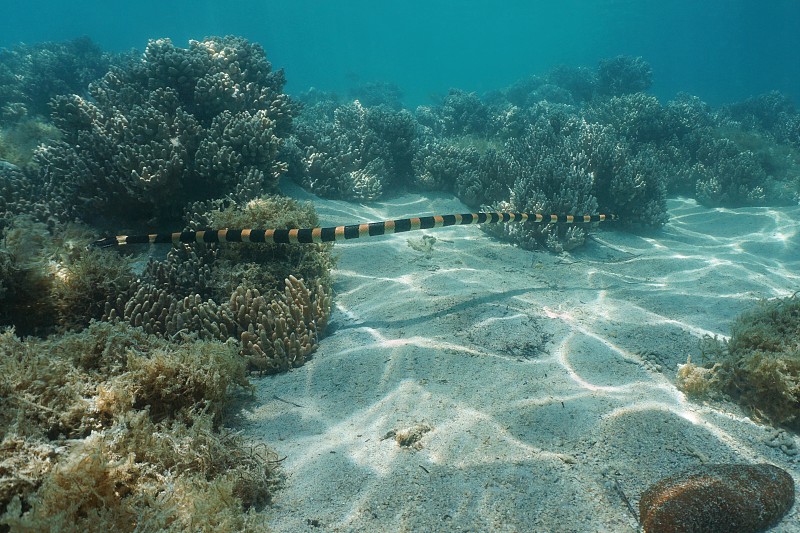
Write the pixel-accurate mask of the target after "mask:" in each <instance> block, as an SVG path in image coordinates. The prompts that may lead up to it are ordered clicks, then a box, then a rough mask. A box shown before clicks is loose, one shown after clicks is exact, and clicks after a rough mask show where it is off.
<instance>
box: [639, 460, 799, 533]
mask: <svg viewBox="0 0 800 533" xmlns="http://www.w3.org/2000/svg"><path fill="white" fill-rule="evenodd" d="M793 504H794V480H793V479H792V476H791V475H789V473H788V472H786V471H785V470H782V469H780V468H778V467H776V466H773V465H768V464H759V465H735V464H721V465H703V466H699V467H696V468H694V469H692V470H688V471H686V472H682V473H680V474H676V475H673V476H670V477H667V478H664V479H662V480H661V481H659V482H658V483H656V484H655V485H653V486H651V487H650V488H648V489H647V490H646V491H645V492H644V493H643V494H642V497H641V499H640V501H639V514H640V521H641V525H642V529H644V531H647V533H667V532H673V531H706V532H710V533H726V532H729V531H737V532H741V533H757V532H758V531H763V530H765V529H766V528H768V527H770V526H772V525H775V524H776V523H778V522H779V521H780V519H781V518H782V517H783V515H785V514H786V513H787V512H788V511H789V509H791V507H792V505H793Z"/></svg>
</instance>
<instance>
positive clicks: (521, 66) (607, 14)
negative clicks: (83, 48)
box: [0, 0, 800, 106]
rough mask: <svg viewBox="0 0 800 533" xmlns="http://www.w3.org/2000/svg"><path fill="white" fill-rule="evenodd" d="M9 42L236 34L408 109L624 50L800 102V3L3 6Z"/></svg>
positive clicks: (124, 44) (295, 73) (352, 1)
mask: <svg viewBox="0 0 800 533" xmlns="http://www.w3.org/2000/svg"><path fill="white" fill-rule="evenodd" d="M4 3H5V4H7V5H5V6H4V8H3V19H4V20H3V22H2V27H0V30H1V31H0V46H12V45H14V44H16V43H19V42H25V43H28V44H32V43H36V42H41V41H46V40H65V39H71V38H74V37H78V36H82V35H88V36H89V37H91V38H92V39H93V40H95V41H96V42H97V43H98V44H99V45H100V46H101V47H102V48H104V49H106V50H114V51H122V50H127V49H130V48H137V49H139V50H142V49H144V46H145V45H146V43H147V40H148V39H151V38H159V37H170V38H172V39H173V41H174V42H175V44H176V45H178V46H185V45H186V43H187V41H188V40H189V39H200V38H202V37H205V36H208V35H226V34H235V35H241V36H243V37H246V38H248V39H250V40H252V41H256V42H259V43H261V44H262V45H263V46H264V48H265V49H266V51H267V56H268V58H269V59H270V60H271V61H272V63H273V65H275V66H276V67H283V68H285V69H286V75H287V79H288V82H289V83H288V85H287V91H288V92H290V93H296V92H300V91H303V90H305V89H307V88H309V87H311V86H313V87H317V88H320V89H324V90H333V91H337V92H339V93H341V94H342V95H346V94H347V91H348V89H349V88H351V87H353V86H357V85H359V84H361V83H364V82H370V81H387V82H392V83H395V84H397V85H398V86H400V88H401V89H402V90H403V92H404V94H405V97H406V98H405V103H406V105H410V106H413V105H416V104H424V103H430V102H431V98H432V97H436V96H437V95H442V94H446V92H447V90H448V89H449V88H451V87H456V88H459V89H464V90H468V91H477V92H479V93H482V92H484V91H488V90H492V89H498V88H501V87H504V86H507V85H509V84H511V83H512V82H514V81H515V80H518V79H520V78H523V77H525V76H527V75H529V74H537V73H544V72H546V71H547V70H548V69H550V68H551V67H553V66H555V65H558V64H567V65H572V66H579V65H583V66H588V67H595V66H596V64H597V62H598V60H600V59H604V58H609V57H613V56H615V55H618V54H627V55H634V56H642V57H644V59H645V60H647V61H648V62H649V63H650V64H651V65H652V67H653V72H654V84H653V88H652V92H653V93H654V94H655V95H656V96H658V97H659V98H661V99H662V100H668V99H670V98H672V97H673V96H674V95H675V93H677V92H679V91H685V92H688V93H690V94H693V95H696V96H699V97H701V98H702V99H703V100H705V101H707V102H709V103H711V104H712V105H715V106H716V105H719V104H723V103H728V102H732V101H739V100H743V99H745V98H747V97H749V96H753V95H756V94H760V93H764V92H766V91H769V90H773V89H777V90H780V91H782V92H784V93H785V94H788V95H789V96H791V97H792V98H793V99H794V101H795V102H796V103H800V1H798V0H774V1H773V0H766V1H763V2H755V1H753V0H749V1H747V0H702V1H699V0H677V1H670V0H662V1H653V0H640V1H630V0H596V1H577V0H553V1H536V0H533V1H531V0H509V1H499V0H494V1H490V0H461V1H449V2H446V1H437V0H428V1H423V0H406V1H404V2H379V1H366V0H348V1H339V2H334V1H324V0H285V1H256V0H246V1H239V2H225V1H219V0H218V1H215V2H210V1H187V0H177V1H163V0H161V1H156V0H139V1H136V2H101V1H92V2H86V1H83V2H81V1H77V2H75V1H73V2H61V1H56V0H49V1H42V0H30V1H27V2H13V3H12V2H9V1H6V2H4Z"/></svg>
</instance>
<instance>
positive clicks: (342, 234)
mask: <svg viewBox="0 0 800 533" xmlns="http://www.w3.org/2000/svg"><path fill="white" fill-rule="evenodd" d="M614 220H618V217H617V215H606V214H596V215H543V214H541V213H508V212H489V213H464V214H459V215H434V216H424V217H414V218H401V219H397V220H384V221H382V222H369V223H365V224H350V225H347V226H332V227H329V228H305V229H220V230H202V231H183V232H176V233H150V234H147V235H117V236H116V237H107V238H105V239H100V240H98V241H95V242H93V243H92V244H91V245H90V246H92V247H97V248H106V247H109V246H122V245H125V244H178V243H196V242H202V243H212V242H259V243H276V244H295V243H314V242H333V241H343V240H349V239H357V238H359V237H375V236H378V235H389V234H390V233H401V232H404V231H414V230H419V229H431V228H443V227H445V226H466V225H469V224H497V223H500V222H527V223H531V224H590V223H594V222H605V221H614Z"/></svg>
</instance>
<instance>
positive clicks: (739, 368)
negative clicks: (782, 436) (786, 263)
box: [678, 293, 800, 431]
mask: <svg viewBox="0 0 800 533" xmlns="http://www.w3.org/2000/svg"><path fill="white" fill-rule="evenodd" d="M701 347H702V348H703V349H702V351H703V356H704V359H706V362H705V363H704V364H703V365H702V366H697V365H695V364H694V363H692V362H691V359H690V360H689V361H688V362H687V363H686V364H685V365H682V366H681V368H680V369H679V370H678V386H679V387H680V388H681V389H682V390H684V391H685V392H686V393H687V394H689V395H693V396H698V397H702V396H713V395H715V394H725V395H728V396H729V397H730V398H732V399H734V400H736V401H737V402H739V403H740V404H742V405H743V406H744V407H746V408H747V409H749V410H750V411H751V412H752V413H753V415H754V416H756V417H757V418H761V419H766V420H768V421H770V422H771V423H773V424H775V425H781V426H785V427H787V428H789V429H793V430H795V431H798V430H800V299H798V297H797V293H795V294H793V295H792V296H790V297H787V298H778V299H773V300H764V301H761V302H759V303H758V304H757V305H756V306H755V307H754V308H753V309H751V310H748V311H746V312H744V313H742V314H741V315H739V316H738V317H737V318H736V320H735V321H734V323H733V325H732V327H731V337H730V340H728V341H724V340H722V341H721V340H718V339H716V338H710V337H706V338H705V339H703V341H702V342H701Z"/></svg>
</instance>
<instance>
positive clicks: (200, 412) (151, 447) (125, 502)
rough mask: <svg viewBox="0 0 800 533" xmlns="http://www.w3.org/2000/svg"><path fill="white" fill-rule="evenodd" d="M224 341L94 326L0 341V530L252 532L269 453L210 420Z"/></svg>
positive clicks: (232, 385) (218, 406)
mask: <svg viewBox="0 0 800 533" xmlns="http://www.w3.org/2000/svg"><path fill="white" fill-rule="evenodd" d="M245 368H246V362H245V359H244V358H243V357H242V356H241V355H240V354H239V353H238V349H237V347H236V346H235V345H234V344H232V343H221V342H207V341H195V342H190V343H183V344H180V345H178V344H174V343H170V342H168V341H165V340H164V339H160V338H157V337H155V336H153V335H148V334H145V333H143V332H142V331H141V329H138V328H134V327H131V326H129V325H126V324H109V323H99V322H95V323H93V324H92V325H90V326H89V327H88V328H87V329H86V330H84V331H82V332H80V333H70V334H67V335H64V336H62V337H58V338H51V339H48V340H40V339H34V338H28V339H26V340H23V339H21V338H19V337H17V336H16V335H15V334H14V332H13V330H6V331H5V332H4V333H2V334H0V398H2V400H0V405H2V409H0V470H1V471H2V472H3V478H2V483H0V531H1V530H9V529H10V530H12V531H41V530H51V531H55V530H58V531H62V530H63V531H112V530H117V531H142V530H148V531H152V530H167V531H185V530H189V529H202V530H206V529H215V530H220V531H237V530H248V531H250V530H258V529H259V528H260V527H262V525H261V524H259V523H258V521H257V520H256V519H255V514H254V512H252V511H250V512H248V511H249V510H256V509H259V508H261V507H262V506H263V505H265V504H266V503H268V501H269V498H270V495H271V492H272V490H273V488H274V486H275V479H276V478H275V474H274V466H275V465H276V462H275V460H276V457H275V456H274V454H273V453H272V452H271V451H270V450H268V449H266V448H260V447H258V446H254V445H252V444H249V443H247V442H245V441H244V440H243V438H242V437H241V436H239V435H238V434H236V433H233V432H231V431H230V430H227V429H225V428H224V426H223V425H222V422H223V414H224V410H225V408H226V406H227V405H228V404H229V402H230V401H231V400H232V399H233V398H234V397H235V396H236V395H237V394H239V392H237V391H246V390H247V389H248V387H249V385H248V382H247V378H246V371H245Z"/></svg>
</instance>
